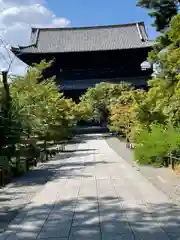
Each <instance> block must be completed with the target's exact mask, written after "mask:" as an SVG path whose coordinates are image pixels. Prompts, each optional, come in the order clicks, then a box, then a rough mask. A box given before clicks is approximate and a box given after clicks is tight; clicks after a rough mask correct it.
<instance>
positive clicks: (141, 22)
mask: <svg viewBox="0 0 180 240" xmlns="http://www.w3.org/2000/svg"><path fill="white" fill-rule="evenodd" d="M136 24H141V25H144V26H145V24H144V22H143V21H139V22H131V23H122V24H112V25H97V26H82V27H35V26H34V27H33V26H32V27H31V29H32V31H33V30H38V29H39V30H88V29H104V28H117V27H128V26H134V25H136Z"/></svg>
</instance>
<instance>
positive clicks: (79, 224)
mask: <svg viewBox="0 0 180 240" xmlns="http://www.w3.org/2000/svg"><path fill="white" fill-rule="evenodd" d="M72 152H73V154H71V155H70V156H69V155H68V154H69V153H68V151H67V156H66V157H63V158H60V156H57V157H56V158H54V159H53V161H51V162H50V163H49V171H52V173H53V174H52V177H51V179H50V180H49V181H48V182H47V183H46V185H45V186H44V188H43V189H42V190H41V191H40V192H39V193H38V194H36V196H35V197H34V198H33V199H32V200H31V202H30V203H29V204H28V205H26V207H25V208H24V209H22V211H21V212H20V213H19V215H17V217H16V218H15V219H14V220H13V221H12V222H11V223H10V224H9V227H8V229H7V231H6V232H4V233H3V234H1V235H0V240H16V239H17V240H18V239H19V240H22V239H23V240H35V239H49V240H52V239H56V240H58V239H59V240H132V239H137V240H139V239H140V240H141V239H144V240H149V239H152V240H156V239H158V240H161V239H162V240H168V239H172V240H178V239H180V209H179V208H178V207H177V206H176V205H175V204H173V202H172V201H171V200H169V199H168V197H167V196H166V195H165V194H164V193H162V192H160V191H159V190H157V189H156V188H155V187H154V186H153V185H152V184H151V183H150V182H148V180H146V178H145V177H144V176H142V175H141V173H140V172H138V171H136V169H135V168H133V167H132V166H131V165H130V164H128V163H127V162H126V161H124V160H123V159H122V158H120V157H119V156H118V155H117V154H116V153H115V152H114V151H113V150H112V149H111V148H110V147H109V146H108V144H107V143H106V141H105V139H103V138H102V136H101V135H95V134H94V135H92V136H91V135H88V136H84V138H82V143H80V144H79V146H78V148H77V150H76V151H74V150H73V149H72V150H71V153H72Z"/></svg>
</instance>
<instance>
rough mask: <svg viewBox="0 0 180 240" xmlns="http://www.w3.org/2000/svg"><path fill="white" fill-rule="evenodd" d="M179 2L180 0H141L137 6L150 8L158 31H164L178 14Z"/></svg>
mask: <svg viewBox="0 0 180 240" xmlns="http://www.w3.org/2000/svg"><path fill="white" fill-rule="evenodd" d="M179 3H180V1H179V0H139V1H138V3H137V6H140V7H143V8H146V9H148V10H149V15H150V16H151V17H153V18H154V23H153V26H154V27H156V30H157V31H164V30H165V29H167V28H168V27H169V23H170V22H171V19H172V17H173V16H175V15H176V14H177V12H178V5H179Z"/></svg>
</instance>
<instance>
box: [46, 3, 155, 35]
mask: <svg viewBox="0 0 180 240" xmlns="http://www.w3.org/2000/svg"><path fill="white" fill-rule="evenodd" d="M46 4H47V7H48V8H50V9H51V10H52V11H53V12H54V13H55V14H56V15H57V16H61V17H65V18H67V19H69V20H70V21H71V25H72V26H73V27H75V26H77V27H79V26H93V25H108V24H121V23H129V22H135V21H144V22H145V24H146V29H147V32H148V35H149V38H150V39H154V38H155V36H156V31H155V29H154V28H152V27H151V26H150V25H151V23H152V19H151V18H150V17H149V16H148V12H147V10H144V9H141V8H140V7H136V0H91V1H88V0H47V3H46Z"/></svg>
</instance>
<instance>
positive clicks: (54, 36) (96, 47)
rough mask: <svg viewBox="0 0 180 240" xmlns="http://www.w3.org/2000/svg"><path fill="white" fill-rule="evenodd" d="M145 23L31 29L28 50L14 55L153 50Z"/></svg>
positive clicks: (21, 48)
mask: <svg viewBox="0 0 180 240" xmlns="http://www.w3.org/2000/svg"><path fill="white" fill-rule="evenodd" d="M151 45H152V44H151V42H149V41H148V37H147V33H146V30H145V26H144V23H143V22H139V23H131V24H123V25H112V26H99V27H80V28H32V33H31V43H30V46H27V47H19V48H12V51H13V52H17V51H21V52H24V53H55V52H85V51H103V50H118V49H132V48H144V47H150V46H151Z"/></svg>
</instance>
